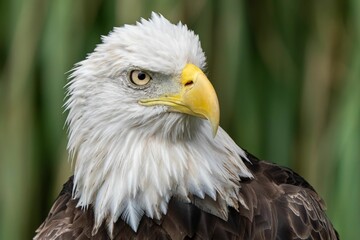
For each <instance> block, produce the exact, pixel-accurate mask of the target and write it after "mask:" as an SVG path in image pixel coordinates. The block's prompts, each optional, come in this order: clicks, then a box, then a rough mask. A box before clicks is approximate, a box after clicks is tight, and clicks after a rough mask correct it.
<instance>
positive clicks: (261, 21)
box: [0, 0, 360, 239]
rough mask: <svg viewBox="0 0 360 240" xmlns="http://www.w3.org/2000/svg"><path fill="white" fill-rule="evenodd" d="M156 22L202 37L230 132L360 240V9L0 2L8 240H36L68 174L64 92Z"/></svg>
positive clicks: (350, 5)
mask: <svg viewBox="0 0 360 240" xmlns="http://www.w3.org/2000/svg"><path fill="white" fill-rule="evenodd" d="M151 11H155V12H159V13H162V14H163V15H164V16H165V17H167V18H168V19H170V20H171V21H173V22H178V21H180V20H181V21H182V22H184V23H186V24H188V26H189V27H190V28H192V29H194V30H195V32H196V33H198V34H199V35H200V39H201V41H202V46H203V49H204V50H205V52H206V54H207V57H208V70H207V72H208V75H209V78H210V79H211V80H212V81H213V83H214V86H215V88H216V90H217V93H218V97H219V100H220V104H221V110H222V111H221V125H222V127H223V128H225V129H226V130H227V131H228V132H229V133H230V135H231V136H232V137H233V138H234V139H235V141H236V142H237V143H238V144H239V145H240V146H242V147H243V148H244V149H247V150H248V151H250V152H252V153H253V154H255V155H257V156H258V157H260V158H262V159H266V160H268V161H272V162H277V163H279V164H282V165H285V166H289V167H291V168H293V169H295V170H296V171H297V172H299V173H300V174H301V175H302V176H304V177H305V178H306V179H308V180H309V182H310V183H311V184H312V185H313V186H314V187H315V188H316V189H317V191H318V192H319V193H320V194H321V196H322V197H323V198H324V199H325V200H326V202H327V206H328V214H329V216H330V218H331V219H332V221H333V224H334V225H335V227H336V228H337V229H338V231H339V233H340V235H341V237H342V239H359V236H360V227H359V226H358V225H359V224H360V207H359V206H360V186H359V185H360V173H359V171H360V159H359V156H360V14H359V13H360V1H358V0H327V1H325V0H317V1H308V0H291V1H289V0H283V1H281V0H278V1H276V0H264V1H255V0H248V1H245V0H244V1H224V0H223V1H220V0H212V1H206V0H199V1H193V0H187V1H171V0H158V1H147V0H135V1H134V0H118V1H116V0H107V1H105V0H93V1H88V0H77V1H71V0H53V1H48V0H12V1H1V2H0V25H1V32H0V34H1V35H0V67H1V73H0V74H1V75H0V157H1V158H0V160H1V161H0V239H30V238H31V237H32V236H33V235H34V230H35V229H36V228H37V227H38V226H39V224H40V223H41V222H42V221H43V219H44V218H45V216H46V215H47V212H48V210H49V209H50V206H51V204H52V202H53V201H54V199H55V197H56V195H57V194H58V192H59V191H60V189H61V186H62V183H63V182H65V181H66V179H67V178H68V176H70V174H71V166H70V163H69V162H68V156H67V152H66V127H64V120H65V117H66V113H63V111H64V110H63V108H62V104H63V99H64V91H65V90H64V85H65V83H66V81H67V80H66V79H67V76H68V74H66V72H67V71H69V70H70V69H71V68H72V66H73V65H74V63H76V62H78V61H80V60H82V59H84V58H85V56H86V53H89V52H91V51H92V50H93V49H94V47H95V45H96V44H98V43H99V42H100V35H106V34H108V32H109V31H111V29H112V27H113V26H121V25H123V24H124V23H131V24H132V23H134V22H135V21H136V20H139V18H140V17H144V18H148V17H149V16H150V13H151Z"/></svg>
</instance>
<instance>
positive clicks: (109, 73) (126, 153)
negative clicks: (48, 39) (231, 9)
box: [35, 13, 338, 239]
mask: <svg viewBox="0 0 360 240" xmlns="http://www.w3.org/2000/svg"><path fill="white" fill-rule="evenodd" d="M205 61H206V60H205V54H204V52H203V50H202V48H201V45H200V42H199V37H198V36H197V35H196V34H195V33H194V32H193V31H191V30H189V29H188V28H187V26H186V25H183V24H182V23H181V22H180V23H178V24H177V25H174V24H172V23H170V22H169V21H168V20H166V19H165V18H164V17H163V16H161V15H158V14H155V13H153V14H152V16H151V18H150V19H149V20H145V19H142V20H141V21H140V22H138V23H136V24H135V25H125V26H123V27H120V28H114V30H113V31H112V32H111V33H110V34H109V35H108V36H105V37H103V38H102V43H101V44H99V45H98V46H97V47H96V48H95V50H94V52H93V53H91V54H89V55H88V57H87V58H86V59H85V60H83V61H82V62H80V63H78V64H77V65H76V66H75V68H74V70H73V71H72V73H71V75H70V81H69V83H68V85H67V88H68V98H67V101H66V103H65V108H66V109H67V110H68V117H67V124H68V126H69V141H68V150H69V153H70V156H71V157H72V158H73V159H74V175H73V176H72V177H70V179H69V180H68V182H67V183H65V184H64V186H63V189H62V191H61V192H60V194H59V196H58V198H57V199H56V201H55V203H54V204H53V206H52V208H51V210H50V213H49V215H48V216H47V218H46V220H45V221H44V222H43V224H42V225H41V226H40V227H39V228H38V230H37V231H36V233H37V235H36V236H35V239H337V238H338V236H337V233H336V231H335V230H334V228H333V226H332V224H331V222H330V220H329V219H328V217H327V216H326V214H325V212H324V211H325V206H324V202H323V200H322V199H321V198H320V197H319V195H318V194H317V193H316V192H315V190H314V189H313V188H312V187H311V186H310V185H309V184H308V183H307V182H306V181H305V180H304V179H303V178H302V177H300V176H299V175H298V174H296V173H295V172H293V171H292V170H290V169H288V168H284V167H280V166H277V165H275V164H271V163H267V162H263V161H260V160H258V159H257V158H256V157H254V156H253V155H251V154H250V153H248V152H246V151H244V150H242V149H241V148H240V147H238V146H237V145H236V143H235V142H234V141H233V140H232V139H231V138H230V137H229V135H228V134H227V133H226V132H225V131H224V130H223V129H222V128H221V127H219V115H220V111H219V103H218V99H217V96H216V93H215V90H214V88H213V86H212V85H211V83H210V81H209V80H208V78H207V77H206V75H205V74H204V72H203V69H204V68H205V64H206V62H205Z"/></svg>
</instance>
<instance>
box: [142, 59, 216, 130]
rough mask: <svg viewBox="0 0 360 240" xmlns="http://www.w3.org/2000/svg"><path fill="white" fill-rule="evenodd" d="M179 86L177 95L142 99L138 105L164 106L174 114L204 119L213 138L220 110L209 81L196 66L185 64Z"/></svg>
mask: <svg viewBox="0 0 360 240" xmlns="http://www.w3.org/2000/svg"><path fill="white" fill-rule="evenodd" d="M180 84H181V88H180V91H179V92H178V93H175V94H169V95H164V96H162V97H159V98H152V99H143V100H140V101H139V103H140V104H142V105H145V106H154V105H166V106H169V107H170V110H171V111H174V112H181V113H186V114H189V115H193V116H196V117H201V118H206V119H208V120H209V122H210V124H211V127H212V130H213V135H214V136H215V135H216V132H217V129H218V127H219V119H220V110H219V101H218V98H217V96H216V92H215V90H214V87H213V86H212V85H211V83H210V81H209V79H208V78H207V77H206V75H205V74H204V73H203V71H201V69H200V68H198V67H197V66H195V65H193V64H186V66H185V67H184V69H183V70H182V73H181V78H180Z"/></svg>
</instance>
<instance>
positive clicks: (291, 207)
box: [35, 155, 338, 240]
mask: <svg viewBox="0 0 360 240" xmlns="http://www.w3.org/2000/svg"><path fill="white" fill-rule="evenodd" d="M248 158H249V159H250V162H246V164H247V166H248V168H249V169H250V171H251V172H252V173H253V175H254V178H242V181H241V186H242V188H241V193H240V194H241V196H242V198H243V200H244V201H245V203H246V205H247V207H244V205H243V204H240V203H239V209H238V211H237V210H236V209H234V208H232V207H229V209H228V210H229V211H228V218H227V220H226V221H225V220H223V219H221V218H219V217H217V216H215V215H213V214H212V211H213V210H215V211H217V209H218V206H217V205H216V204H217V203H218V202H217V201H214V202H212V203H211V204H206V203H204V204H205V205H207V206H206V207H205V208H207V209H208V211H204V210H202V209H200V208H199V207H197V206H196V205H195V204H193V203H187V202H184V201H182V200H180V199H177V198H176V197H173V198H172V199H171V200H170V202H169V206H168V211H167V213H166V215H164V216H162V218H161V220H155V219H151V218H149V217H146V216H144V217H143V218H142V219H141V221H140V225H139V228H138V231H137V232H134V231H133V230H132V229H131V228H130V227H129V225H128V224H126V223H125V222H124V221H122V220H121V219H119V220H118V221H117V222H116V223H115V225H114V229H113V236H112V238H113V239H179V240H180V239H224V240H226V239H233V240H234V239H258V240H262V239H264V240H265V239H266V240H272V239H324V240H325V239H326V240H329V239H338V236H337V233H336V231H335V230H334V228H333V226H332V224H331V223H330V221H329V219H328V218H327V216H326V214H325V212H324V209H325V206H324V203H323V201H322V200H321V198H320V197H319V196H318V194H317V193H316V192H315V191H314V189H313V188H312V187H311V186H310V185H309V184H308V183H307V182H306V181H305V180H304V179H302V178H301V177H300V176H299V175H297V174H296V173H294V172H293V171H291V170H289V169H287V168H282V167H279V166H277V165H274V164H270V163H266V162H263V161H258V160H257V159H256V158H255V157H253V156H251V155H249V156H248ZM72 184H73V180H72V178H71V179H70V180H69V181H68V182H67V183H66V184H65V185H64V188H63V191H62V192H61V193H60V195H59V197H58V199H57V200H56V201H55V203H54V205H53V207H52V209H51V211H50V213H49V216H48V218H47V219H46V220H45V222H44V223H43V224H42V225H41V226H40V228H39V229H38V230H37V233H38V235H37V236H36V237H35V239H111V237H110V236H111V235H110V233H109V232H108V230H107V227H106V223H105V222H104V223H103V224H102V225H101V227H100V228H99V230H98V231H97V233H96V234H95V235H91V231H92V227H93V226H94V212H93V208H92V207H90V208H89V209H87V210H84V209H81V208H79V207H76V205H77V201H78V199H73V198H71V191H72ZM212 209H213V210H212Z"/></svg>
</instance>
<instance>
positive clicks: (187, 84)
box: [184, 80, 194, 87]
mask: <svg viewBox="0 0 360 240" xmlns="http://www.w3.org/2000/svg"><path fill="white" fill-rule="evenodd" d="M193 84H194V81H193V80H189V81H187V82H186V83H185V84H184V86H185V87H190V86H191V85H193Z"/></svg>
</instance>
